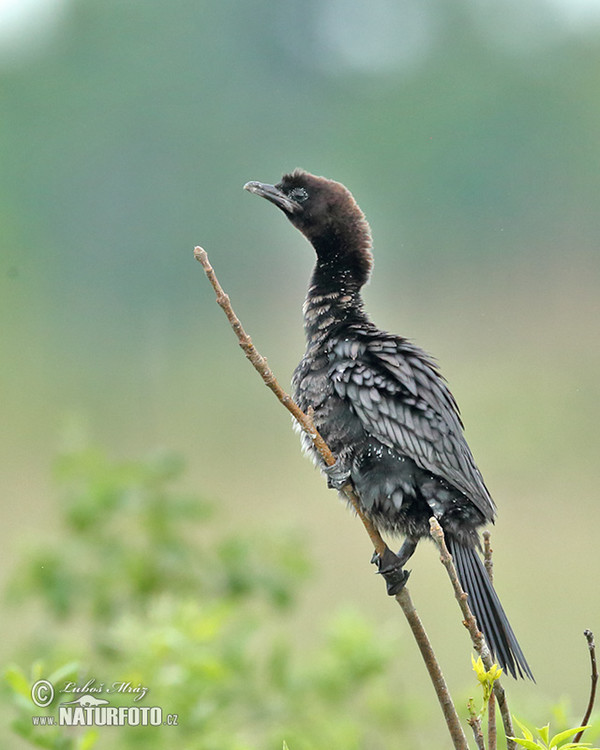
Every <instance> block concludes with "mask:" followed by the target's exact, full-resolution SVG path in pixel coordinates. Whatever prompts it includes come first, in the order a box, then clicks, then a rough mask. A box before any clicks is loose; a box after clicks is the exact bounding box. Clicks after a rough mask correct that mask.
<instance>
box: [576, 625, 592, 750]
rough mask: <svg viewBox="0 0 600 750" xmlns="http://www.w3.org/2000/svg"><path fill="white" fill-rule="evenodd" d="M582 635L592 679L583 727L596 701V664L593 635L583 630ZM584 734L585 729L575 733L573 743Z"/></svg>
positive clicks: (578, 740)
mask: <svg viewBox="0 0 600 750" xmlns="http://www.w3.org/2000/svg"><path fill="white" fill-rule="evenodd" d="M583 634H584V635H585V638H586V640H587V644H588V648H589V650H590V662H591V665H592V677H591V682H592V684H591V688H590V699H589V701H588V705H587V708H586V711H585V715H584V717H583V720H582V722H581V726H582V727H585V726H587V723H588V721H589V720H590V716H591V715H592V710H593V709H594V703H595V701H596V687H597V685H598V665H597V663H596V644H595V643H594V634H593V633H592V631H591V630H584V631H583ZM584 732H585V729H581V730H580V731H579V732H577V734H576V735H575V738H574V740H573V742H581V738H582V737H583V733H584Z"/></svg>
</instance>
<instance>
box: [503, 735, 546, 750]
mask: <svg viewBox="0 0 600 750" xmlns="http://www.w3.org/2000/svg"><path fill="white" fill-rule="evenodd" d="M509 739H511V740H513V741H514V742H516V743H517V744H518V745H521V747H524V748H527V750H540V745H538V743H537V742H534V741H533V740H528V739H520V738H519V737H509Z"/></svg>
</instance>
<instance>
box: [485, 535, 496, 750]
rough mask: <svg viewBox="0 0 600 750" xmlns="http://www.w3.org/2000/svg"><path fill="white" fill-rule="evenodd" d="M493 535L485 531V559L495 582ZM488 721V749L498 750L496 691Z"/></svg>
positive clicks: (492, 695) (491, 701)
mask: <svg viewBox="0 0 600 750" xmlns="http://www.w3.org/2000/svg"><path fill="white" fill-rule="evenodd" d="M493 552H494V550H493V549H492V544H491V537H490V532H489V531H484V532H483V560H484V563H485V569H486V571H487V574H488V578H489V579H490V583H494V560H493ZM487 714H488V717H487V718H488V722H487V734H488V750H496V748H497V747H498V731H497V728H496V696H495V695H494V693H492V694H491V695H490V699H489V700H488V706H487Z"/></svg>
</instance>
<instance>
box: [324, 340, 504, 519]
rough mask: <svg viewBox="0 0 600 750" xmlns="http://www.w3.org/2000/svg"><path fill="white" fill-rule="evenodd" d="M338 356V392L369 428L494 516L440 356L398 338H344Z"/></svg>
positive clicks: (334, 370)
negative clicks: (441, 371)
mask: <svg viewBox="0 0 600 750" xmlns="http://www.w3.org/2000/svg"><path fill="white" fill-rule="evenodd" d="M332 355H333V356H332V362H333V363H332V366H331V370H330V377H331V379H332V381H333V385H334V388H335V391H336V393H337V395H338V396H339V397H340V398H342V399H344V400H345V401H346V402H347V403H348V404H349V406H350V408H351V409H352V410H353V411H354V413H355V414H356V415H357V417H358V418H359V419H360V421H361V422H362V424H363V426H364V428H365V430H366V431H367V432H368V433H369V434H370V435H372V436H373V437H375V438H377V439H378V440H379V441H380V442H382V443H383V444H384V445H387V446H388V447H390V448H392V449H393V450H395V451H397V452H398V453H399V454H401V455H403V456H407V457H408V458H411V459H412V460H413V461H414V462H415V463H416V464H417V465H418V466H419V467H421V468H422V469H425V470H426V471H429V472H431V473H432V474H435V475H436V476H439V477H442V478H443V479H445V480H446V481H447V482H449V483H450V484H451V485H453V486H454V487H456V488H457V489H458V490H460V491H461V492H462V493H463V494H465V495H466V496H467V497H468V498H469V499H470V500H471V501H472V502H473V503H474V504H475V505H476V506H477V507H478V508H479V509H480V510H481V511H482V513H483V514H484V516H486V517H487V518H491V517H493V515H494V511H495V507H494V503H493V500H492V499H491V497H490V494H489V492H488V490H487V488H486V486H485V484H484V481H483V478H482V476H481V474H480V472H479V469H478V468H477V466H476V464H475V460H474V459H473V455H472V454H471V451H470V449H469V446H468V445H467V442H466V440H465V438H464V435H463V425H462V422H461V419H460V415H459V411H458V406H457V405H456V402H455V400H454V397H453V396H452V394H451V393H450V390H449V389H448V387H447V385H446V382H445V380H444V379H443V378H442V376H441V375H440V374H439V372H438V370H437V367H436V365H435V363H434V362H433V360H431V359H430V358H429V357H428V356H427V355H426V354H425V353H424V352H422V351H421V350H420V349H418V348H417V347H416V346H414V345H413V344H411V343H410V342H408V341H406V340H405V339H401V338H398V337H393V336H388V337H387V338H386V337H378V338H377V339H373V340H366V341H360V340H356V339H354V340H352V339H338V340H337V341H336V342H335V343H333V346H332Z"/></svg>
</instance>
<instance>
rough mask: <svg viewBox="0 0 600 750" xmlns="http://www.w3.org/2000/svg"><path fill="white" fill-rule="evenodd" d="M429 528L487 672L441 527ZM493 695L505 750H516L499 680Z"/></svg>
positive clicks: (484, 651)
mask: <svg viewBox="0 0 600 750" xmlns="http://www.w3.org/2000/svg"><path fill="white" fill-rule="evenodd" d="M429 526H430V528H431V536H432V537H433V541H434V542H435V543H436V545H437V547H438V549H439V551H440V560H441V561H442V563H443V565H444V567H445V568H446V571H447V573H448V577H449V578H450V582H451V583H452V588H453V589H454V596H455V597H456V600H457V602H458V604H459V606H460V610H461V612H462V615H463V625H464V626H465V628H466V629H467V630H468V631H469V635H470V636H471V641H472V643H473V647H474V648H475V650H476V651H477V653H478V654H479V655H480V656H481V660H482V662H483V664H484V666H485V668H486V670H488V671H489V670H490V669H491V668H492V666H493V664H494V663H493V660H492V655H491V653H490V650H489V648H488V646H487V644H486V642H485V638H484V637H483V633H482V632H481V631H480V630H479V628H478V627H477V620H476V619H475V617H474V616H473V613H472V612H471V609H470V608H469V604H468V601H467V599H468V596H467V594H466V593H465V592H464V591H463V588H462V586H461V585H460V581H459V580H458V575H457V573H456V568H455V567H454V563H453V562H452V556H451V554H450V553H449V552H448V547H446V542H445V540H444V532H443V530H442V527H441V526H440V525H439V523H438V522H437V520H436V519H435V518H433V517H431V518H430V519H429ZM494 695H495V696H496V700H497V701H498V708H499V709H500V715H501V716H502V723H503V725H504V733H505V735H506V747H507V750H516V747H517V745H516V743H515V742H514V740H511V739H509V738H510V737H514V730H513V725H512V718H511V715H510V711H509V708H508V702H507V700H506V694H505V692H504V688H503V687H502V685H501V684H500V680H495V681H494Z"/></svg>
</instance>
